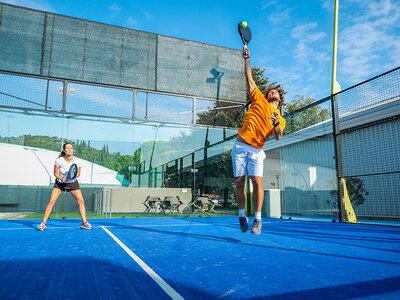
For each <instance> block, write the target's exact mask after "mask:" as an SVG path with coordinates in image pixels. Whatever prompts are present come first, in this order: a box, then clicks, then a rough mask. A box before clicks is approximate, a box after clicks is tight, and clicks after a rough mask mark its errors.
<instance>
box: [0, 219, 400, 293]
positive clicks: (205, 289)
mask: <svg viewBox="0 0 400 300" xmlns="http://www.w3.org/2000/svg"><path fill="white" fill-rule="evenodd" d="M251 221H252V219H250V225H251ZM90 222H91V223H92V225H93V226H95V228H94V229H93V230H91V231H90V230H81V229H79V225H80V220H77V219H74V220H49V221H48V224H47V230H46V231H43V232H37V231H36V230H35V227H36V226H37V225H38V223H40V221H39V222H38V220H1V221H0V241H1V247H0V259H1V264H0V282H1V285H0V299H43V298H45V299H50V298H51V299H170V298H173V299H220V298H222V299H224V298H225V299H262V298H268V299H400V228H399V227H390V226H374V225H360V224H340V223H326V222H307V221H296V220H279V219H263V233H262V234H261V235H253V234H251V233H250V231H248V232H246V233H244V234H243V233H241V231H240V229H239V225H238V219H237V218H236V217H210V218H204V217H203V218H199V217H197V218H136V219H95V220H90Z"/></svg>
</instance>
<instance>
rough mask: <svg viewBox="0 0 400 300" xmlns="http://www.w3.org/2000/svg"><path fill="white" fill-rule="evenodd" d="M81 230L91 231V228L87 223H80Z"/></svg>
mask: <svg viewBox="0 0 400 300" xmlns="http://www.w3.org/2000/svg"><path fill="white" fill-rule="evenodd" d="M81 229H93V226H92V225H90V223H89V222H88V221H86V223H82V225H81Z"/></svg>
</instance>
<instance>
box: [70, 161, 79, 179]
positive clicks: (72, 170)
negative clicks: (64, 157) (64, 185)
mask: <svg viewBox="0 0 400 300" xmlns="http://www.w3.org/2000/svg"><path fill="white" fill-rule="evenodd" d="M77 174H78V166H77V165H76V164H73V165H72V166H71V167H70V168H69V171H68V179H73V178H75V177H76V175H77Z"/></svg>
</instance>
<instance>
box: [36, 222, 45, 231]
mask: <svg viewBox="0 0 400 300" xmlns="http://www.w3.org/2000/svg"><path fill="white" fill-rule="evenodd" d="M36 230H37V231H43V230H46V224H44V223H43V222H42V223H40V225H39V226H38V227H36Z"/></svg>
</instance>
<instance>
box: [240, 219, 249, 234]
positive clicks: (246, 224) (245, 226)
mask: <svg viewBox="0 0 400 300" xmlns="http://www.w3.org/2000/svg"><path fill="white" fill-rule="evenodd" d="M239 223H240V230H241V231H242V232H243V233H245V232H246V231H247V230H249V220H247V217H239Z"/></svg>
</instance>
